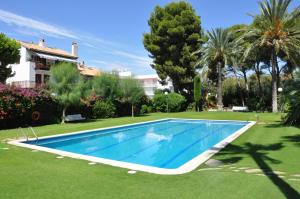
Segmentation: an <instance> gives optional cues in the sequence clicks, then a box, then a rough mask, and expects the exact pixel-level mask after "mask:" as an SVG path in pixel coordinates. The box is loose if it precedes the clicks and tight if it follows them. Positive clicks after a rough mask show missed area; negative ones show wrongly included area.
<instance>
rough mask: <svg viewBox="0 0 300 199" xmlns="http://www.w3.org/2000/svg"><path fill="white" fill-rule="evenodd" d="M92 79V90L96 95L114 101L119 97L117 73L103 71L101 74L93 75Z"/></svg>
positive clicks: (119, 89)
mask: <svg viewBox="0 0 300 199" xmlns="http://www.w3.org/2000/svg"><path fill="white" fill-rule="evenodd" d="M92 81H93V85H92V87H93V91H94V92H95V93H96V95H98V96H100V97H102V98H104V99H106V100H108V101H114V100H117V99H119V98H120V96H121V88H120V79H119V77H118V76H117V75H115V74H108V73H103V74H101V76H99V77H95V78H94V79H93V80H92Z"/></svg>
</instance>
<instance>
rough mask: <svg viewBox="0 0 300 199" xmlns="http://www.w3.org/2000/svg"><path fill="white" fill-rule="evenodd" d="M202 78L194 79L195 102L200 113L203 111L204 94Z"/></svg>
mask: <svg viewBox="0 0 300 199" xmlns="http://www.w3.org/2000/svg"><path fill="white" fill-rule="evenodd" d="M201 90H202V88H201V78H200V76H198V75H197V76H196V77H195V78H194V100H195V103H196V110H197V111H198V112H199V111H200V110H201V109H202V107H201V106H202V100H201V99H202V96H201V95H202V93H201Z"/></svg>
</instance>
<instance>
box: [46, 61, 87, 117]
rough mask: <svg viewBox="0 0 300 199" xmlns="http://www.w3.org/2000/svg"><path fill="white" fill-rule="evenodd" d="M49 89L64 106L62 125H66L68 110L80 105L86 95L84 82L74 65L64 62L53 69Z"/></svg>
mask: <svg viewBox="0 0 300 199" xmlns="http://www.w3.org/2000/svg"><path fill="white" fill-rule="evenodd" d="M49 87H50V90H51V92H52V93H53V95H55V97H56V98H57V100H58V101H59V102H60V104H62V106H63V111H62V123H65V116H66V110H67V108H68V107H69V106H71V105H76V104H79V103H80V99H81V98H82V97H83V96H84V95H86V91H87V88H86V87H85V85H84V81H83V79H82V77H81V75H80V73H79V71H78V70H77V68H76V66H75V65H74V64H70V63H65V62H63V63H59V64H57V65H54V66H52V67H51V69H50V80H49Z"/></svg>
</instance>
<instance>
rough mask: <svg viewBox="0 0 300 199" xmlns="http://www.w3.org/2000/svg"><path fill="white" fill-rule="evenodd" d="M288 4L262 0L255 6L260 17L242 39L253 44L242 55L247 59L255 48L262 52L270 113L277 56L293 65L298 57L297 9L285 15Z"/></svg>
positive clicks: (274, 107) (274, 105)
mask: <svg viewBox="0 0 300 199" xmlns="http://www.w3.org/2000/svg"><path fill="white" fill-rule="evenodd" d="M291 1H292V0H264V1H262V2H259V5H260V10H261V14H260V15H259V16H256V18H255V21H254V22H255V23H254V24H253V25H252V26H251V27H250V29H249V31H248V32H247V33H245V35H244V36H243V38H248V39H251V40H252V41H253V42H252V43H251V44H250V45H249V47H248V48H247V50H246V51H245V54H244V55H245V57H247V56H249V55H250V54H251V52H252V51H254V50H255V49H257V48H261V47H263V48H265V49H266V52H267V53H268V57H269V59H270V63H271V68H272V111H273V112H277V111H278V107H277V72H278V71H277V70H278V62H277V60H278V58H280V57H279V55H284V56H285V57H287V58H288V60H290V61H291V63H293V64H294V65H296V63H297V57H299V54H300V31H299V27H298V28H297V20H299V18H300V7H298V8H295V9H294V10H293V11H292V12H289V11H288V8H289V5H290V3H291Z"/></svg>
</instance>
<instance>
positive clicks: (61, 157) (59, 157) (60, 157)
mask: <svg viewBox="0 0 300 199" xmlns="http://www.w3.org/2000/svg"><path fill="white" fill-rule="evenodd" d="M56 158H57V159H63V158H64V156H57V157H56Z"/></svg>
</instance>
